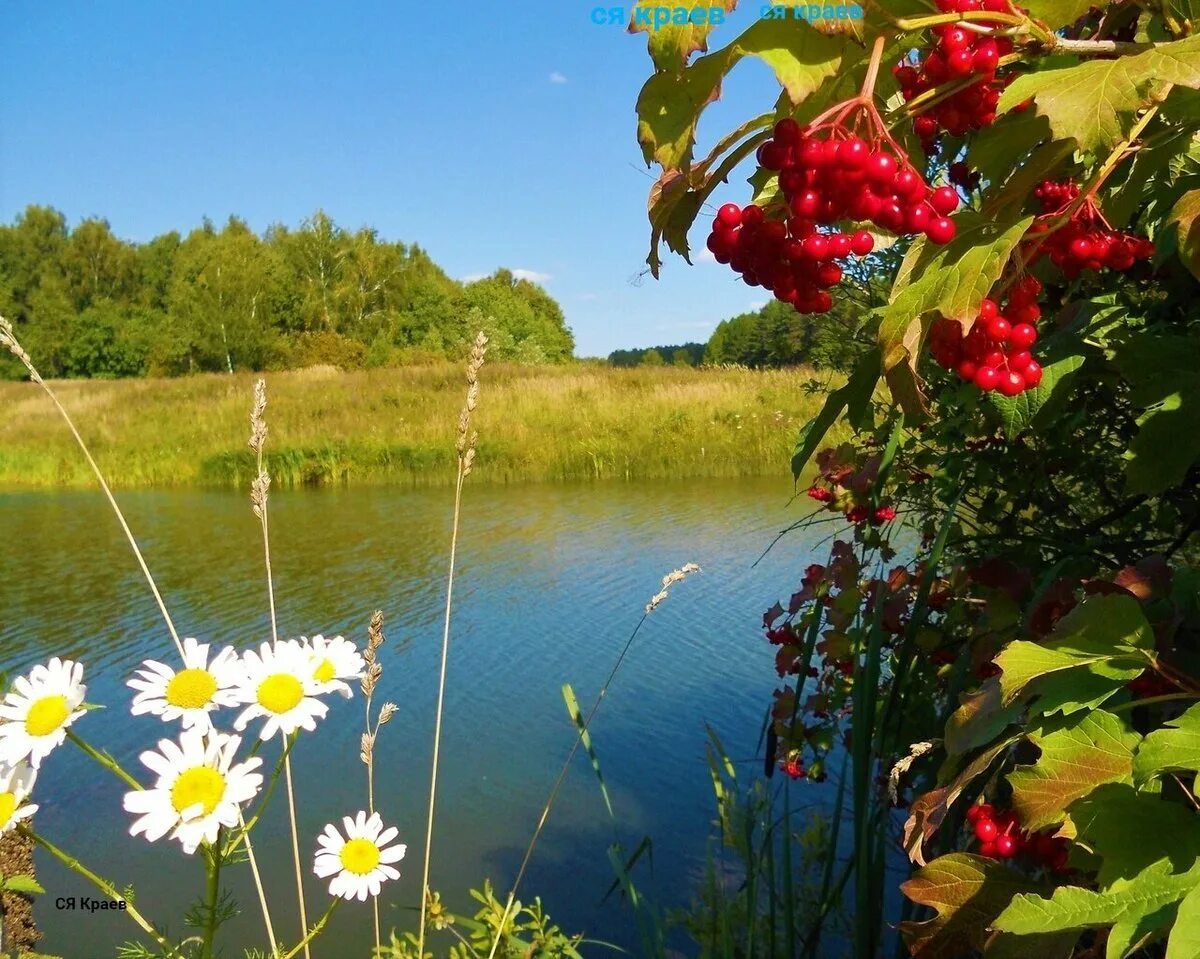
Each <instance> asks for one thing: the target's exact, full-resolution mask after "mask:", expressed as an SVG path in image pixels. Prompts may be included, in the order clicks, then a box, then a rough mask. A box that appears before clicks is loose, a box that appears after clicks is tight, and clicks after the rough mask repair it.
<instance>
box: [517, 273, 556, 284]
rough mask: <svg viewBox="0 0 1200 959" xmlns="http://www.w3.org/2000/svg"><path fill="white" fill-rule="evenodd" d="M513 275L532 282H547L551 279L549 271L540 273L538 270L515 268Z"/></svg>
mask: <svg viewBox="0 0 1200 959" xmlns="http://www.w3.org/2000/svg"><path fill="white" fill-rule="evenodd" d="M512 275H513V276H515V277H516V278H517V279H518V280H528V281H529V282H530V283H545V282H546V281H548V280H549V279H550V274H549V273H539V272H538V271H537V270H513V271H512Z"/></svg>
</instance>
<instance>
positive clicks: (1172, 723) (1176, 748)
mask: <svg viewBox="0 0 1200 959" xmlns="http://www.w3.org/2000/svg"><path fill="white" fill-rule="evenodd" d="M1166 726H1167V727H1168V728H1167V729H1158V730H1155V731H1154V732H1152V733H1150V735H1148V736H1147V737H1146V738H1145V739H1144V740H1143V741H1142V745H1141V748H1139V749H1138V752H1137V757H1136V758H1135V760H1134V764H1133V773H1134V778H1135V779H1136V780H1137V781H1138V782H1139V783H1144V782H1145V781H1146V780H1148V779H1152V778H1153V777H1155V776H1158V775H1161V774H1162V773H1165V772H1174V771H1178V770H1183V769H1189V770H1191V769H1200V703H1197V704H1196V705H1195V706H1192V707H1191V708H1190V709H1189V710H1188V711H1187V712H1185V713H1184V714H1183V715H1181V716H1177V717H1175V718H1174V719H1169V720H1167V722H1166Z"/></svg>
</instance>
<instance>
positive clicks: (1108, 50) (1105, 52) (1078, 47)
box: [1043, 34, 1162, 57]
mask: <svg viewBox="0 0 1200 959" xmlns="http://www.w3.org/2000/svg"><path fill="white" fill-rule="evenodd" d="M1159 46H1162V44H1159V43H1138V42H1137V41H1135V40H1072V39H1070V38H1069V37H1058V36H1054V35H1053V34H1051V35H1050V36H1049V37H1048V38H1047V39H1046V40H1045V41H1044V42H1043V49H1045V50H1046V51H1047V52H1053V53H1073V54H1075V55H1076V56H1079V57H1103V56H1111V55H1112V54H1114V53H1115V54H1117V55H1122V54H1135V53H1145V52H1146V51H1147V50H1153V49H1154V48H1155V47H1159Z"/></svg>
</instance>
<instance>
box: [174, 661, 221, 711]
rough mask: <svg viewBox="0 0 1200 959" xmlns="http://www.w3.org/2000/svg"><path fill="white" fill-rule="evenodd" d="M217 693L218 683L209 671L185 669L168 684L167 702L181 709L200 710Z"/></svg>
mask: <svg viewBox="0 0 1200 959" xmlns="http://www.w3.org/2000/svg"><path fill="white" fill-rule="evenodd" d="M216 691H217V681H216V680H215V679H214V678H213V675H212V673H210V672H209V671H208V670H207V669H185V670H184V671H183V672H181V673H176V674H175V675H174V676H173V677H172V678H171V681H170V682H169V683H167V702H168V703H170V704H171V705H172V706H178V707H179V708H180V709H200V708H202V707H204V706H207V705H208V703H209V700H211V699H212V697H213V693H215V692H216Z"/></svg>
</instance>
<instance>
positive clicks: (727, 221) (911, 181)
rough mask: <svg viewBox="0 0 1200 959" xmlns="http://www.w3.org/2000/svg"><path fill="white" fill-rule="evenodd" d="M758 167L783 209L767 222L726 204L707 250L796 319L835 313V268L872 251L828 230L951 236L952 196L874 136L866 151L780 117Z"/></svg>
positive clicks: (851, 235) (837, 132)
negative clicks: (773, 180)
mask: <svg viewBox="0 0 1200 959" xmlns="http://www.w3.org/2000/svg"><path fill="white" fill-rule="evenodd" d="M758 162H759V165H760V166H761V167H762V168H763V169H765V170H770V171H772V172H776V173H778V174H779V188H780V192H781V193H782V194H783V199H784V203H783V204H781V205H780V206H779V207H778V208H775V209H772V211H771V214H772V215H771V216H768V214H767V212H766V211H764V210H763V209H762V208H761V207H758V206H756V205H754V204H751V205H749V206H746V207H739V206H737V205H736V204H733V203H727V204H725V205H724V206H722V207H721V208H720V210H718V211H717V216H716V218H715V220H714V222H713V228H712V232H711V233H710V234H709V237H708V248H709V250H710V251H712V254H713V256H714V257H715V258H716V260H717V262H719V263H727V264H728V265H729V266H731V267H732V268H733V269H734V271H735V272H737V273H740V274H741V275H742V279H743V280H745V282H746V283H748V284H749V285H750V286H763V287H766V288H768V289H770V290H771V291H772V292H773V293H774V294H775V296H776V298H777V299H779V300H782V301H783V302H785V303H790V304H791V305H792V306H794V307H795V308H796V310H797V311H798V312H800V313H825V312H827V311H828V310H829V309H830V307H831V306H832V305H833V300H832V297H831V296H830V294H829V292H828V291H829V290H830V289H832V288H833V287H835V286H837V284H838V283H839V282H840V281H841V278H842V266H841V264H839V262H838V261H839V260H843V261H844V260H845V259H846V258H847V257H849V256H850V255H852V254H853V255H854V256H859V257H861V256H866V255H868V254H869V253H870V252H871V251H872V250H873V249H874V246H875V241H874V238H873V237H872V236H871V234H870V233H869V232H867V231H866V230H863V229H857V230H851V231H842V230H838V229H835V228H834V224H837V223H839V222H842V221H852V222H858V223H873V224H874V225H876V226H878V227H880V228H881V229H884V230H888V231H890V232H892V233H896V234H915V233H924V234H925V235H926V236H927V237H928V238H929V240H930V241H931V242H933V243H937V244H944V243H949V242H950V240H951V239H953V237H954V232H955V226H954V221H953V220H951V219H950V216H949V214H951V213H953V212H954V210H955V209H957V208H958V202H959V199H958V192H957V191H956V190H955V189H954V188H953V187H950V186H944V187H938V188H936V189H931V188H930V187H929V185H928V184H927V183H926V182H925V180H924V178H923V177H922V176H921V175H920V174H919V173H918V172H917V171H916V170H915V169H914V168H913V167H912V165H911V164H910V163H909V162H908V159H907V157H905V156H904V155H903V153H902V152H899V151H897V152H892V151H891V150H890V149H889V148H888V147H886V146H885V145H884V144H883V142H882V141H881V139H880V138H876V139H875V142H874V143H873V144H872V143H868V142H867V140H865V139H863V138H862V137H860V136H858V135H856V134H854V133H852V132H851V131H849V130H847V129H846V128H845V127H844V126H842V125H840V123H839V124H835V125H832V126H829V127H827V128H824V129H816V128H814V129H812V130H809V129H807V128H805V127H802V126H800V124H799V123H797V122H796V121H795V120H793V119H791V118H790V117H785V118H784V119H782V120H780V121H779V122H778V123H777V124H776V125H775V130H774V136H773V137H772V138H771V139H770V140H767V141H766V142H765V143H763V144H762V146H760V147H759V149H758Z"/></svg>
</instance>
